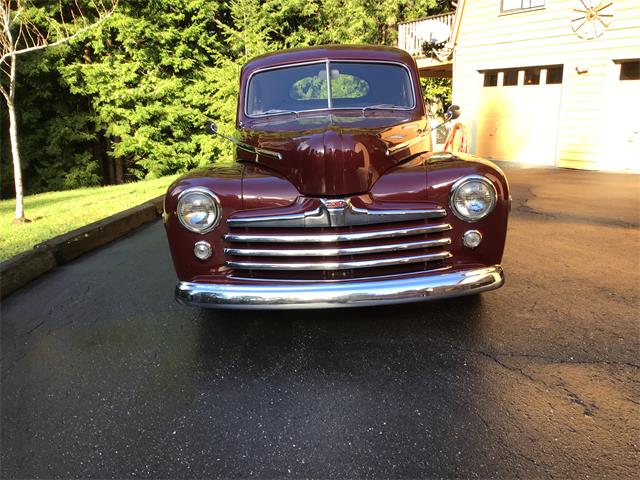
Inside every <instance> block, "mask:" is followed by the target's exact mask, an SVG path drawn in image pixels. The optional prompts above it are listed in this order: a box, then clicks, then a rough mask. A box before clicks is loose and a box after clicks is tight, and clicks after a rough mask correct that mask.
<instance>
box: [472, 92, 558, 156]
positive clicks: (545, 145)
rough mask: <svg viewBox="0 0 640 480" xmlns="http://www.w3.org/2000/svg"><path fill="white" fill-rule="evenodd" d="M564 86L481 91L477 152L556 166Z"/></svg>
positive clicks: (482, 154)
mask: <svg viewBox="0 0 640 480" xmlns="http://www.w3.org/2000/svg"><path fill="white" fill-rule="evenodd" d="M560 92H561V85H521V86H513V87H490V88H482V89H481V90H480V102H479V105H478V107H479V108H478V116H477V128H476V135H477V137H476V153H477V154H478V155H480V156H484V157H490V158H495V159H498V160H513V161H518V162H523V163H532V164H544V165H553V164H554V163H555V158H556V140H557V132H558V111H559V107H560Z"/></svg>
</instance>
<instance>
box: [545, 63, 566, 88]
mask: <svg viewBox="0 0 640 480" xmlns="http://www.w3.org/2000/svg"><path fill="white" fill-rule="evenodd" d="M562 71H563V68H562V65H553V66H551V67H547V85H555V84H559V83H562Z"/></svg>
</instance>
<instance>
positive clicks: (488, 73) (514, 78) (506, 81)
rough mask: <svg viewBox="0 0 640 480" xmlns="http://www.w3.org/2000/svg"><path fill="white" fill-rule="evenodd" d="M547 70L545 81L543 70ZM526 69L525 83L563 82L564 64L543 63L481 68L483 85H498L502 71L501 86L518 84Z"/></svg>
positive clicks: (546, 83) (545, 83)
mask: <svg viewBox="0 0 640 480" xmlns="http://www.w3.org/2000/svg"><path fill="white" fill-rule="evenodd" d="M543 70H546V71H547V75H546V81H545V82H544V83H543V80H542V78H543V75H542V71H543ZM521 71H524V85H542V84H544V85H554V84H560V83H562V71H563V66H562V65H541V66H535V67H518V68H502V69H494V70H480V71H479V73H482V74H483V75H484V82H483V85H484V86H485V87H496V86H498V80H499V78H500V77H499V74H500V72H502V84H501V85H500V86H504V87H510V86H515V85H518V76H519V74H520V72H521Z"/></svg>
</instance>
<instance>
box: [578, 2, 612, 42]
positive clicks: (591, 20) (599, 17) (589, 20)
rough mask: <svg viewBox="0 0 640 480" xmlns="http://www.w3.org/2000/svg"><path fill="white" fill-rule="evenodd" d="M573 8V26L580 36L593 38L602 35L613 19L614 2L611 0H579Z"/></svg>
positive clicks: (587, 38)
mask: <svg viewBox="0 0 640 480" xmlns="http://www.w3.org/2000/svg"><path fill="white" fill-rule="evenodd" d="M577 3H578V5H577V6H576V7H575V8H574V9H573V11H574V12H576V16H575V18H572V19H571V28H572V29H573V31H574V32H575V33H576V35H578V36H579V37H580V38H584V39H585V40H592V39H594V38H598V37H599V36H600V35H602V34H603V33H604V32H605V30H607V28H609V25H611V22H612V20H613V2H612V1H610V0H608V1H607V0H604V1H602V0H578V2H577Z"/></svg>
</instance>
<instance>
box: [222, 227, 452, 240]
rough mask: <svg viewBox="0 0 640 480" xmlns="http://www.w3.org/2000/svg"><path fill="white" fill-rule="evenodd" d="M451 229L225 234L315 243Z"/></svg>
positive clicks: (415, 228)
mask: <svg viewBox="0 0 640 480" xmlns="http://www.w3.org/2000/svg"><path fill="white" fill-rule="evenodd" d="M447 230H451V225H449V224H448V223H442V224H439V225H422V226H419V227H405V228H394V229H389V230H375V231H371V232H354V233H319V234H313V233H307V234H304V235H296V234H286V233H279V234H263V233H260V234H255V233H229V234H227V235H225V236H224V239H225V240H226V241H228V242H260V243H312V242H313V243H315V242H321V243H324V242H350V241H354V240H374V239H377V238H397V237H407V236H410V235H424V234H428V233H436V232H446V231H447Z"/></svg>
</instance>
